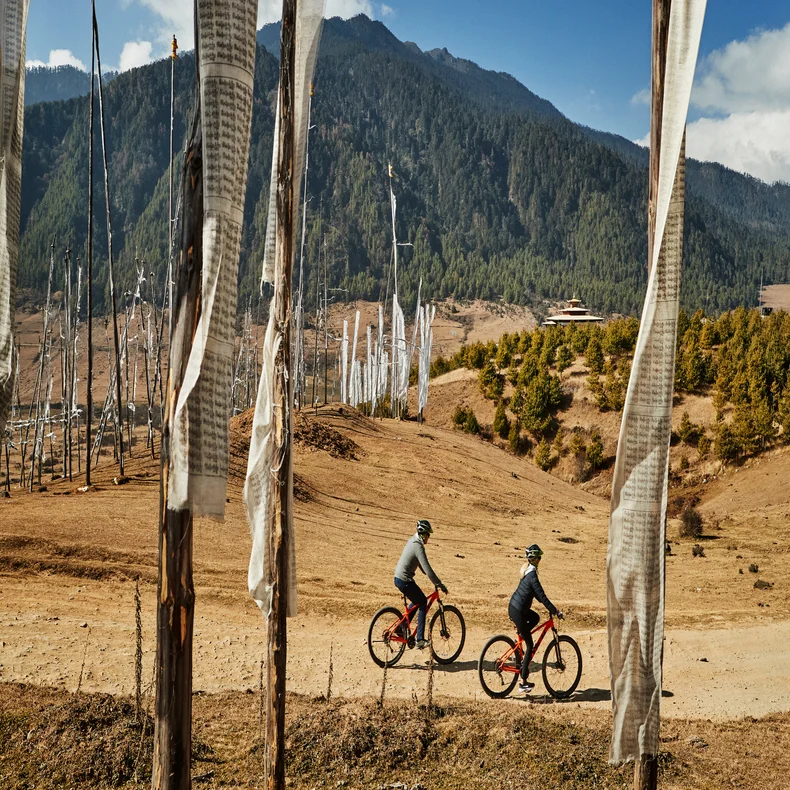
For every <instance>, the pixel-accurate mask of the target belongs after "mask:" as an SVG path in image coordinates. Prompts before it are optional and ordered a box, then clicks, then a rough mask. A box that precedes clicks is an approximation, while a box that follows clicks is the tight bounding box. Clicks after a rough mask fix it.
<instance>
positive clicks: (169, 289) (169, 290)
mask: <svg viewBox="0 0 790 790" xmlns="http://www.w3.org/2000/svg"><path fill="white" fill-rule="evenodd" d="M177 59H178V41H176V37H175V34H173V41H172V43H171V45H170V160H169V162H170V164H169V166H168V180H169V186H170V191H169V198H168V202H167V206H168V208H167V284H166V286H165V288H166V291H165V293H166V294H167V296H168V306H169V308H170V313H169V318H168V325H167V327H168V328H167V340H168V342H171V341H172V337H173V225H174V223H173V125H174V119H175V96H176V90H175V80H176V60H177Z"/></svg>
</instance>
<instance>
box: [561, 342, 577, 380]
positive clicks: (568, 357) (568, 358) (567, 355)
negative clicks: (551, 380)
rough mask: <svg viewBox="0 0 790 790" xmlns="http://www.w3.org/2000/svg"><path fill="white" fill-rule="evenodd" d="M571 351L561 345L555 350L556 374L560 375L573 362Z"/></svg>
mask: <svg viewBox="0 0 790 790" xmlns="http://www.w3.org/2000/svg"><path fill="white" fill-rule="evenodd" d="M574 359H575V357H574V356H573V351H571V349H570V347H569V346H567V345H565V344H563V345H561V346H560V347H559V348H558V349H557V372H558V373H562V372H563V371H564V370H566V369H567V368H569V367H570V366H571V365H572V364H573V361H574Z"/></svg>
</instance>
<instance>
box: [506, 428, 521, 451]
mask: <svg viewBox="0 0 790 790" xmlns="http://www.w3.org/2000/svg"><path fill="white" fill-rule="evenodd" d="M507 445H508V447H509V448H510V449H511V451H512V452H514V453H515V454H516V455H521V453H522V451H523V450H522V444H521V428H520V427H519V424H518V420H513V422H512V423H511V424H510V431H509V433H508V435H507Z"/></svg>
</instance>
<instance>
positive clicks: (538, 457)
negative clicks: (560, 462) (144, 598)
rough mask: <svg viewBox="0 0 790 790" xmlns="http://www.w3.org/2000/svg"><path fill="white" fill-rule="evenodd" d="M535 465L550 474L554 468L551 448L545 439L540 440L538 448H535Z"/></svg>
mask: <svg viewBox="0 0 790 790" xmlns="http://www.w3.org/2000/svg"><path fill="white" fill-rule="evenodd" d="M535 463H536V464H537V466H539V467H540V468H541V469H542V470H543V471H544V472H548V471H549V469H551V466H552V459H551V448H550V447H549V443H548V442H547V441H546V439H545V437H544V438H543V439H541V440H540V442H539V443H538V446H537V447H536V448H535Z"/></svg>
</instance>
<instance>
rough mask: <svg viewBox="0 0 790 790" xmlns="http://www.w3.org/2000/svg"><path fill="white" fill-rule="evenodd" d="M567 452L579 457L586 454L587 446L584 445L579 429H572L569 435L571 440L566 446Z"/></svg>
mask: <svg viewBox="0 0 790 790" xmlns="http://www.w3.org/2000/svg"><path fill="white" fill-rule="evenodd" d="M568 450H569V451H570V452H571V453H572V454H573V455H575V456H581V455H584V454H585V453H586V451H587V445H585V443H584V437H583V436H582V432H581V430H579V428H574V429H573V432H572V433H571V440H570V443H569V445H568Z"/></svg>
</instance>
